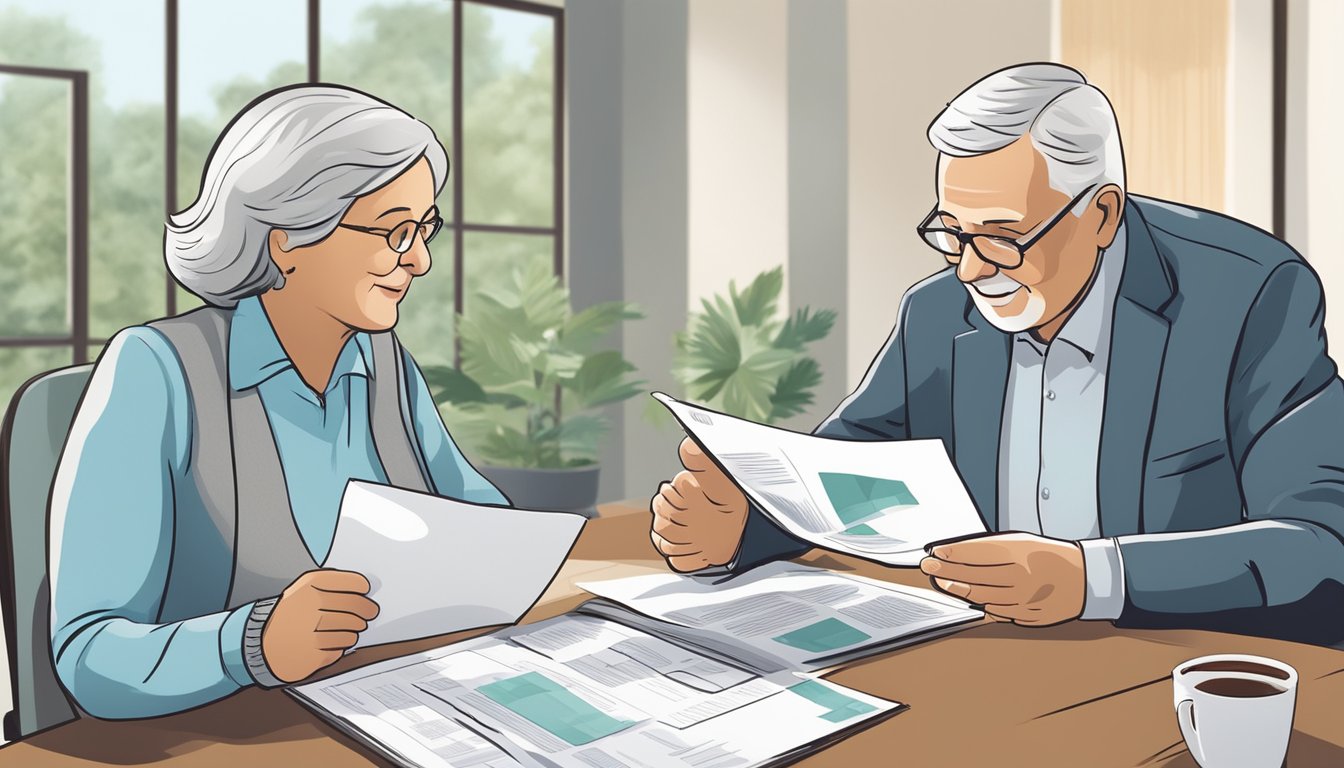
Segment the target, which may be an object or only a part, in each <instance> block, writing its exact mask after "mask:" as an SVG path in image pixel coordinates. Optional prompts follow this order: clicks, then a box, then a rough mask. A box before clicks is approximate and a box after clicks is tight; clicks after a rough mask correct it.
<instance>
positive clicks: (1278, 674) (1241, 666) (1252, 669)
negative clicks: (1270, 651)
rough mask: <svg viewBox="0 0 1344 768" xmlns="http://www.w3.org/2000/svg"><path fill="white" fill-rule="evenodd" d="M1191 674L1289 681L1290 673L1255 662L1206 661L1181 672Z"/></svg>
mask: <svg viewBox="0 0 1344 768" xmlns="http://www.w3.org/2000/svg"><path fill="white" fill-rule="evenodd" d="M1190 672H1247V673H1249V674H1252V675H1263V676H1265V677H1275V678H1278V679H1279V680H1287V679H1288V673H1287V672H1285V671H1283V670H1282V669H1279V668H1278V667H1271V666H1269V665H1267V664H1256V663H1255V662H1253V661H1206V662H1204V663H1203V664H1196V665H1194V666H1192V667H1186V668H1185V669H1182V670H1181V673H1182V674H1188V673H1190Z"/></svg>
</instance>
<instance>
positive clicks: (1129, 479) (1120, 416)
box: [1097, 200, 1174, 537]
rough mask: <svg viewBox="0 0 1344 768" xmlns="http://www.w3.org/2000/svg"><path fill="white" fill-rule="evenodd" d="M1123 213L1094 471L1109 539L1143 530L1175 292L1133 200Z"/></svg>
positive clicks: (1098, 499) (1103, 520)
mask: <svg viewBox="0 0 1344 768" xmlns="http://www.w3.org/2000/svg"><path fill="white" fill-rule="evenodd" d="M1125 208H1126V210H1125V226H1126V231H1127V232H1128V235H1127V237H1128V239H1129V246H1128V251H1127V253H1126V254H1125V273H1124V276H1123V277H1122V278H1121V281H1120V295H1119V297H1118V298H1117V299H1116V305H1115V315H1114V320H1113V321H1112V325H1111V359H1110V362H1109V363H1108V364H1107V372H1106V406H1105V410H1104V412H1103V416H1102V424H1101V446H1100V455H1099V459H1098V468H1097V501H1098V504H1099V506H1100V522H1101V534H1102V535H1103V536H1107V537H1109V536H1123V535H1126V534H1131V533H1139V532H1142V529H1143V527H1142V511H1143V479H1144V467H1145V465H1146V464H1147V455H1148V438H1149V436H1150V434H1151V432H1152V425H1153V414H1154V408H1155V406H1156V404H1157V392H1158V385H1159V382H1160V381H1161V378H1162V362H1163V360H1164V359H1165V357H1166V352H1167V339H1168V336H1169V334H1170V332H1171V322H1170V321H1169V320H1168V319H1167V317H1166V316H1164V315H1163V314H1162V312H1163V310H1165V309H1166V306H1167V304H1169V303H1170V301H1171V298H1172V296H1173V295H1174V290H1173V287H1172V282H1171V278H1170V276H1169V275H1168V274H1167V272H1166V269H1165V267H1164V265H1163V261H1162V259H1161V257H1160V256H1159V255H1158V252H1157V247H1156V245H1155V244H1154V243H1153V238H1152V235H1151V234H1150V233H1149V231H1148V225H1147V223H1146V222H1145V221H1144V219H1143V216H1142V214H1141V213H1140V212H1139V210H1138V205H1137V204H1136V203H1135V202H1134V201H1133V200H1131V201H1130V202H1129V203H1128V204H1127V205H1126V206H1125Z"/></svg>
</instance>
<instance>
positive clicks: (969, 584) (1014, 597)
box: [919, 533, 1087, 627]
mask: <svg viewBox="0 0 1344 768" xmlns="http://www.w3.org/2000/svg"><path fill="white" fill-rule="evenodd" d="M919 568H920V570H922V571H924V572H925V573H927V574H929V575H930V576H932V577H933V584H934V586H936V587H937V588H938V589H941V590H942V591H944V592H946V593H948V594H949V595H955V596H956V597H960V598H962V599H964V600H969V601H970V602H972V603H976V604H979V605H983V606H984V607H985V612H986V613H988V614H989V615H990V616H991V617H993V618H995V619H998V620H1000V621H1011V622H1013V623H1014V624H1023V625H1026V626H1031V627H1044V626H1048V625H1050V624H1059V623H1060V622H1064V621H1069V620H1071V619H1076V618H1078V617H1079V616H1081V615H1082V613H1083V600H1084V598H1085V597H1086V595H1087V578H1086V575H1085V574H1084V571H1083V550H1082V548H1080V547H1079V546H1078V544H1077V543H1076V542H1072V541H1060V540H1059V539H1049V538H1046V537H1044V536H1036V535H1034V534H1030V533H1005V534H1001V535H998V536H984V537H980V538H975V539H967V540H965V541H958V542H954V543H951V544H942V545H940V546H937V547H934V548H933V555H932V557H926V558H924V560H923V561H921V562H920V564H919Z"/></svg>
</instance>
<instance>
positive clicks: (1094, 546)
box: [1078, 539, 1125, 621]
mask: <svg viewBox="0 0 1344 768" xmlns="http://www.w3.org/2000/svg"><path fill="white" fill-rule="evenodd" d="M1078 545H1079V546H1080V547H1081V548H1082V550H1083V572H1084V574H1085V578H1086V580H1087V595H1086V597H1085V598H1084V599H1083V615H1082V616H1081V617H1079V618H1082V619H1084V620H1087V621H1115V620H1116V619H1118V618H1120V614H1121V612H1122V611H1124V609H1125V561H1124V559H1123V558H1121V556H1120V544H1119V543H1118V542H1117V541H1116V540H1115V539H1086V540H1084V541H1080V542H1078Z"/></svg>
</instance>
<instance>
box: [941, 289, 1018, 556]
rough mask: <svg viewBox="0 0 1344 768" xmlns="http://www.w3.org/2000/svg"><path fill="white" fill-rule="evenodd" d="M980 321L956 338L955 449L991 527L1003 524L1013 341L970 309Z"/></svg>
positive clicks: (970, 319) (971, 318)
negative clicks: (1002, 467) (1002, 460)
mask: <svg viewBox="0 0 1344 768" xmlns="http://www.w3.org/2000/svg"><path fill="white" fill-rule="evenodd" d="M967 320H968V322H970V323H971V324H972V325H973V326H978V327H976V328H973V329H972V330H969V331H967V332H965V333H962V334H960V335H958V336H956V337H955V338H954V339H953V343H952V438H953V439H952V449H953V457H954V458H955V462H956V465H957V470H958V471H959V472H960V473H961V479H962V480H963V481H964V482H965V483H966V488H967V489H968V490H969V491H970V493H971V498H972V500H974V501H975V505H976V507H977V508H978V509H979V511H980V517H981V518H983V519H984V521H985V527H986V528H988V529H989V530H991V531H993V530H997V529H998V488H999V424H1000V422H1001V421H1002V419H1003V395H1004V388H1005V387H1006V386H1007V383H1008V356H1009V344H1010V343H1011V340H1012V337H1011V336H1009V335H1008V334H1006V333H1003V332H1002V331H999V330H998V329H996V328H993V327H992V326H989V325H988V323H987V322H986V321H985V320H984V319H983V318H981V317H980V316H979V313H978V312H977V311H976V310H975V309H974V308H971V310H970V314H968V316H967Z"/></svg>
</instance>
